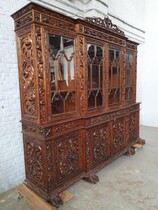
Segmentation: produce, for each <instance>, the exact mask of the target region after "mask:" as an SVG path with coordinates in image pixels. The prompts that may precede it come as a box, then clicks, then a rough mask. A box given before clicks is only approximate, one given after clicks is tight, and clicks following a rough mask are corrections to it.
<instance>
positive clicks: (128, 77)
mask: <svg viewBox="0 0 158 210" xmlns="http://www.w3.org/2000/svg"><path fill="white" fill-rule="evenodd" d="M132 71H133V54H132V53H130V52H126V73H125V83H126V92H125V100H131V99H132V92H133V89H132V75H133V73H132Z"/></svg>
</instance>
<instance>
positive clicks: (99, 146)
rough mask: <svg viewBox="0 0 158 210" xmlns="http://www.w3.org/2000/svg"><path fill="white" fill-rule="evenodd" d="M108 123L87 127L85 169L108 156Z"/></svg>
mask: <svg viewBox="0 0 158 210" xmlns="http://www.w3.org/2000/svg"><path fill="white" fill-rule="evenodd" d="M109 136H110V132H109V126H108V123H106V124H103V125H101V126H99V128H98V127H94V128H91V129H89V130H88V131H87V132H86V155H87V157H86V160H87V170H89V169H92V168H94V167H95V166H97V165H99V164H101V163H102V162H105V161H107V160H108V159H109V157H110V144H109V140H110V138H109Z"/></svg>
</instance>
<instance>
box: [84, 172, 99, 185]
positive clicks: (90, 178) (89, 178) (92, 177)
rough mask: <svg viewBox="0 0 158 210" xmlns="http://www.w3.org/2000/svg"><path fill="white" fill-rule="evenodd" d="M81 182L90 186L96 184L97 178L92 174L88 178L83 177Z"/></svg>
mask: <svg viewBox="0 0 158 210" xmlns="http://www.w3.org/2000/svg"><path fill="white" fill-rule="evenodd" d="M83 180H85V181H86V182H89V183H92V184H96V183H97V182H99V177H98V176H97V175H95V174H92V175H90V176H89V177H84V178H83Z"/></svg>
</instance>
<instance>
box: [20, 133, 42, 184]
mask: <svg viewBox="0 0 158 210" xmlns="http://www.w3.org/2000/svg"><path fill="white" fill-rule="evenodd" d="M24 151H25V166H26V177H27V179H28V180H30V179H31V180H33V181H35V182H36V183H37V184H38V185H39V186H42V187H44V186H45V184H46V183H45V181H44V171H45V166H44V148H43V146H42V145H40V144H38V143H37V142H35V140H34V139H33V138H32V137H27V136H24Z"/></svg>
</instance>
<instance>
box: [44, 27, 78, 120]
mask: <svg viewBox="0 0 158 210" xmlns="http://www.w3.org/2000/svg"><path fill="white" fill-rule="evenodd" d="M46 37H47V39H46V40H47V53H46V60H47V78H48V80H47V89H48V93H47V96H48V109H49V120H51V118H52V119H55V118H57V119H59V118H63V117H64V116H74V114H75V113H76V112H77V110H78V109H77V107H78V97H77V88H76V76H77V72H76V51H75V49H76V40H75V38H74V35H72V34H67V35H66V34H65V33H64V32H63V33H62V32H60V33H58V32H56V31H49V32H48V31H46Z"/></svg>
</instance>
